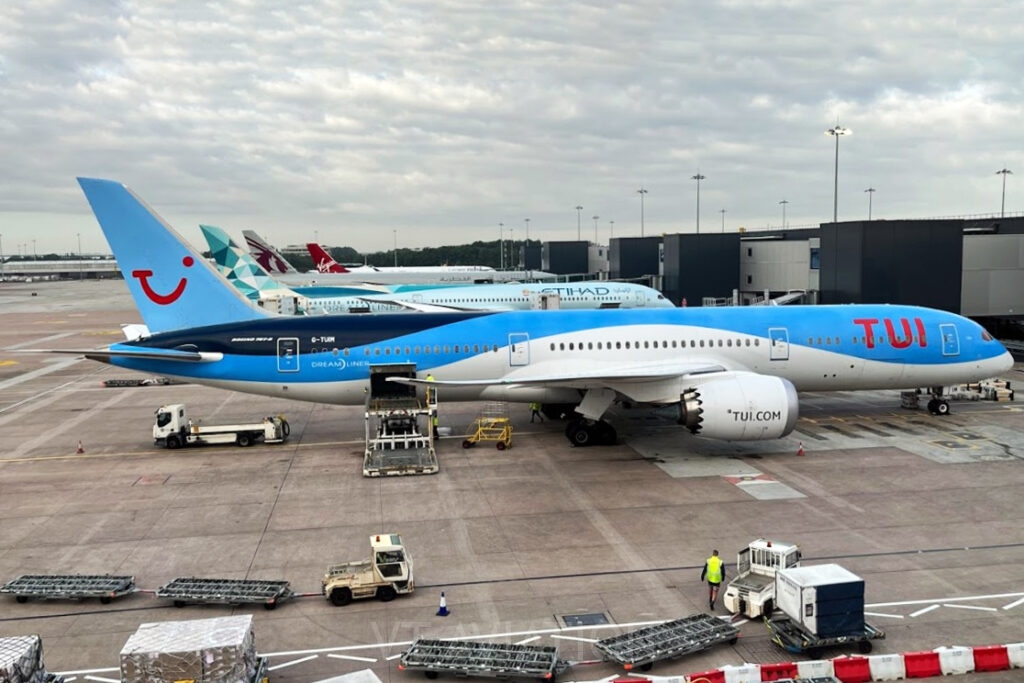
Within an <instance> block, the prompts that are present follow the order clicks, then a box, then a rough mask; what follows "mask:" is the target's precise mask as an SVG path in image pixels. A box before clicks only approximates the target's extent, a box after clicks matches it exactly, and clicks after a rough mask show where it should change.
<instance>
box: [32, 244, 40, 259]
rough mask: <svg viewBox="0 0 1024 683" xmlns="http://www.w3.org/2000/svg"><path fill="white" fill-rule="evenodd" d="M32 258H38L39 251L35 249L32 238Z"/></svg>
mask: <svg viewBox="0 0 1024 683" xmlns="http://www.w3.org/2000/svg"><path fill="white" fill-rule="evenodd" d="M32 260H33V261H38V260H39V253H38V252H37V251H36V241H35V240H32Z"/></svg>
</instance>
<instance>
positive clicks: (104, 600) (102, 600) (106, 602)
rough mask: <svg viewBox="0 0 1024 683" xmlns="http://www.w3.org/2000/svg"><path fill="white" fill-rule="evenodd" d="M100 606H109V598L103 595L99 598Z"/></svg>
mask: <svg viewBox="0 0 1024 683" xmlns="http://www.w3.org/2000/svg"><path fill="white" fill-rule="evenodd" d="M100 604H101V605H109V604H110V596H108V595H104V596H103V597H102V598H100Z"/></svg>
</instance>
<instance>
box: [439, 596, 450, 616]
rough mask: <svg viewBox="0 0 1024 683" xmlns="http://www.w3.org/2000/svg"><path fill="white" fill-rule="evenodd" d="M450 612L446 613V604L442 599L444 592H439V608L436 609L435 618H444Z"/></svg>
mask: <svg viewBox="0 0 1024 683" xmlns="http://www.w3.org/2000/svg"><path fill="white" fill-rule="evenodd" d="M449 614H451V612H449V611H448V602H447V601H446V600H445V599H444V591H441V606H440V607H438V609H437V616H439V617H446V616H448V615H449Z"/></svg>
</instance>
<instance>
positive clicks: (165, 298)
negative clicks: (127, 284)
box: [132, 256, 195, 306]
mask: <svg viewBox="0 0 1024 683" xmlns="http://www.w3.org/2000/svg"><path fill="white" fill-rule="evenodd" d="M181 263H182V265H183V266H185V267H186V268H191V267H192V266H193V265H194V264H195V259H193V258H192V257H191V256H186V257H185V258H183V259H181ZM152 275H153V271H152V270H133V271H132V277H134V278H136V279H138V281H139V284H140V285H141V286H142V291H143V292H145V293H146V296H147V297H148V298H149V300H150V301H152V302H153V303H155V304H159V305H160V306H166V305H168V304H173V303H174V302H175V301H177V300H178V297H180V296H181V295H182V294H183V293H184V292H185V285H186V284H188V280H187V279H185V278H181V279H180V280H178V285H177V286H176V287H175V288H174V289H173V290H171V293H170V294H160V293H159V292H157V291H155V290H154V289H153V287H152V286H151V285H150V284H149V278H150V277H151V276H152Z"/></svg>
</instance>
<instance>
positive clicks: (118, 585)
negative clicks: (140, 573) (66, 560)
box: [0, 574, 135, 605]
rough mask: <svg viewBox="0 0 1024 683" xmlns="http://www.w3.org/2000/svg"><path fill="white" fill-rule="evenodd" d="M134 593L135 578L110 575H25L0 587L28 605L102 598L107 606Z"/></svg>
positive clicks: (3, 591)
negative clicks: (33, 601)
mask: <svg viewBox="0 0 1024 683" xmlns="http://www.w3.org/2000/svg"><path fill="white" fill-rule="evenodd" d="M134 592H135V577H134V576H113V575H110V574H102V575H99V574H24V575H22V576H19V577H18V578H16V579H14V580H13V581H8V582H7V583H5V584H4V585H3V586H0V593H12V594H13V595H14V599H15V600H17V601H18V602H27V601H28V599H29V598H40V599H42V600H57V599H64V600H81V599H84V598H99V600H100V602H101V603H103V604H104V605H106V604H108V603H109V602H110V601H111V600H113V599H114V598H119V597H121V596H122V595H128V594H129V593H134Z"/></svg>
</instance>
